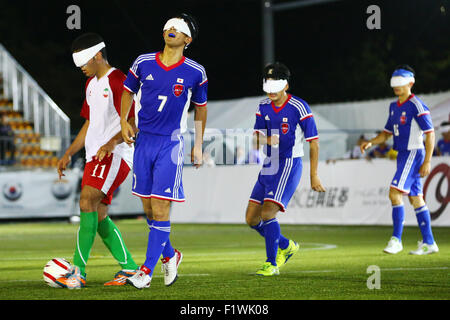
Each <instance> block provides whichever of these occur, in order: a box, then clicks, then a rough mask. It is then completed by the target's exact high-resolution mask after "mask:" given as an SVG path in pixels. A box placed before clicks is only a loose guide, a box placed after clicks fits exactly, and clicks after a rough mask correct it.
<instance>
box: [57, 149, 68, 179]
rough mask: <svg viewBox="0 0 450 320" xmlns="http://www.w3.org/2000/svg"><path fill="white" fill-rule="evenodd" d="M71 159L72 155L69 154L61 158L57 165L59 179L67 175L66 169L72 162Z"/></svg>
mask: <svg viewBox="0 0 450 320" xmlns="http://www.w3.org/2000/svg"><path fill="white" fill-rule="evenodd" d="M70 160H71V159H70V156H69V155H67V154H65V155H63V156H62V158H61V159H59V161H58V165H57V168H58V175H59V180H61V177H64V176H65V174H64V170H66V167H67V165H68V164H69V163H70Z"/></svg>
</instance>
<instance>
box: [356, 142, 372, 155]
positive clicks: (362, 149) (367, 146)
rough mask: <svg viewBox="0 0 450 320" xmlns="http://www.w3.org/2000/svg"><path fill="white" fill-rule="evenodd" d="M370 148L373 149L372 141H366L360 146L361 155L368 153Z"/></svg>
mask: <svg viewBox="0 0 450 320" xmlns="http://www.w3.org/2000/svg"><path fill="white" fill-rule="evenodd" d="M370 147H372V142H370V141H365V142H363V143H361V145H360V146H359V148H360V149H361V153H364V151H366V150H367V149H369V148H370Z"/></svg>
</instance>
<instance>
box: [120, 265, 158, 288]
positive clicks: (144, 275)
mask: <svg viewBox="0 0 450 320" xmlns="http://www.w3.org/2000/svg"><path fill="white" fill-rule="evenodd" d="M149 273H150V269H149V268H147V267H146V266H142V267H141V268H140V269H139V270H138V271H136V274H135V275H133V276H131V277H128V278H126V280H125V281H126V282H127V283H128V284H131V285H132V286H133V287H135V288H137V289H143V288H148V287H150V282H151V281H152V277H150V276H149Z"/></svg>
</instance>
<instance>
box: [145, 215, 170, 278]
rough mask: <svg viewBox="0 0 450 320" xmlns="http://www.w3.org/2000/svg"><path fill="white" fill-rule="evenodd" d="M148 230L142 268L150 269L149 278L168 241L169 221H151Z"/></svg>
mask: <svg viewBox="0 0 450 320" xmlns="http://www.w3.org/2000/svg"><path fill="white" fill-rule="evenodd" d="M148 222H149V221H148ZM149 228H150V232H149V234H148V244H147V254H146V259H145V262H144V266H145V267H147V268H148V269H150V273H149V276H152V274H153V269H154V268H155V266H156V264H157V263H158V260H159V258H160V256H161V254H162V252H163V249H164V247H165V246H166V244H167V242H168V241H169V235H170V221H156V220H151V224H149Z"/></svg>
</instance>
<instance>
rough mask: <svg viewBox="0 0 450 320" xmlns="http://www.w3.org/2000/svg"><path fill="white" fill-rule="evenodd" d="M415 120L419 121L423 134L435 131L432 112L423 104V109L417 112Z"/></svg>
mask: <svg viewBox="0 0 450 320" xmlns="http://www.w3.org/2000/svg"><path fill="white" fill-rule="evenodd" d="M414 119H415V120H416V121H417V124H418V125H419V127H420V129H421V130H422V131H423V132H425V133H428V132H432V131H434V127H433V121H431V115H430V110H429V109H428V107H427V106H426V105H423V104H422V109H421V110H420V111H418V112H417V114H416V115H415V116H414Z"/></svg>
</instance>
